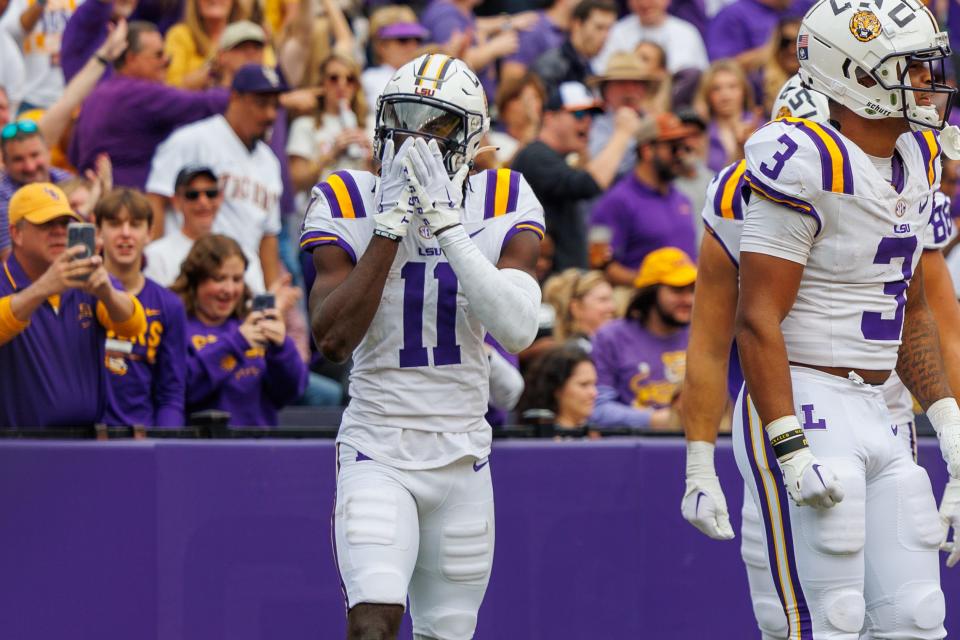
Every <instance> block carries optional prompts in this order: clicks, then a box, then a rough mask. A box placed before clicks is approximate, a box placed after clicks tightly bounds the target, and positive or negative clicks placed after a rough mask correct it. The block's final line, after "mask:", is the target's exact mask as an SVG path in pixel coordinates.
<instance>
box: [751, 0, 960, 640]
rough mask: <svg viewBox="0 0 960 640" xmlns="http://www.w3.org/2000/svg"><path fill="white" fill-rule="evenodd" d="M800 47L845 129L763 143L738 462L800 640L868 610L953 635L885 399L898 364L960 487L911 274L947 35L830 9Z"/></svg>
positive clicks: (885, 13)
mask: <svg viewBox="0 0 960 640" xmlns="http://www.w3.org/2000/svg"><path fill="white" fill-rule="evenodd" d="M798 45H799V50H798V53H799V57H800V59H801V76H802V78H803V80H804V84H809V85H811V86H812V88H814V89H818V90H820V91H822V92H823V93H824V94H826V95H827V96H828V97H829V98H830V99H831V104H830V108H831V116H832V119H833V122H832V123H831V124H829V125H827V124H824V125H818V124H816V123H812V122H810V121H802V120H794V119H784V120H780V121H777V122H774V123H772V124H769V125H767V126H766V127H764V128H762V129H761V130H760V131H758V132H757V133H756V134H755V135H754V136H753V137H752V138H751V140H750V141H749V142H748V144H747V148H746V160H747V162H746V169H745V171H744V175H745V177H746V181H747V183H748V184H749V186H750V188H751V189H752V190H753V197H751V200H750V203H749V205H748V207H747V215H746V220H745V222H744V227H743V232H742V237H741V246H740V250H741V261H740V278H741V286H740V292H739V307H738V319H737V327H738V330H737V338H738V346H739V353H740V356H741V359H742V363H743V369H744V373H745V377H746V379H747V384H746V388H747V389H749V393H747V392H746V390H744V391H743V392H742V393H741V396H740V398H739V399H738V404H737V408H736V411H735V419H736V422H737V424H736V425H735V429H734V446H735V452H736V455H737V462H738V465H739V466H740V469H741V472H742V474H743V476H744V479H745V480H746V482H747V485H748V487H749V489H750V493H751V497H752V498H753V499H754V500H755V501H756V504H757V505H758V508H759V510H760V512H761V515H762V519H763V522H764V528H765V529H766V543H767V544H766V546H767V548H768V558H769V560H770V566H771V568H772V572H773V581H774V584H775V586H776V590H777V594H778V596H779V599H780V601H781V604H782V607H783V609H784V611H785V614H786V618H787V624H788V637H790V638H856V637H858V635H859V632H860V629H861V627H862V626H863V624H864V621H865V618H866V616H867V613H866V610H867V609H869V619H870V623H871V628H872V629H873V630H874V631H875V633H876V634H877V636H879V637H909V638H942V637H943V636H944V634H945V631H944V629H943V625H942V622H943V615H944V603H943V594H942V592H941V591H940V589H939V584H938V576H937V573H938V567H937V558H936V549H937V545H938V543H939V542H940V541H941V527H940V522H939V519H938V518H937V514H936V505H935V504H934V500H933V495H932V491H931V489H930V485H929V480H928V479H927V477H926V474H925V473H924V472H923V471H922V470H921V469H920V468H919V467H917V466H916V465H915V464H914V463H913V462H912V460H911V457H910V456H909V455H908V453H907V451H906V450H905V448H904V447H903V446H902V445H901V444H900V443H899V441H898V439H897V438H895V437H894V436H893V435H892V434H890V435H889V436H885V435H881V434H887V433H889V427H890V424H891V420H890V415H889V412H888V411H887V409H886V406H885V404H884V402H883V396H882V392H881V391H880V390H879V389H878V388H876V387H875V386H874V385H877V386H879V385H880V384H882V383H883V382H884V381H885V380H886V379H887V378H888V377H889V373H890V370H891V369H892V368H893V367H894V365H896V366H897V370H898V372H899V373H900V376H901V378H902V379H903V380H904V382H905V383H906V384H907V386H908V387H909V388H910V389H911V391H912V392H913V393H914V395H915V396H916V397H917V398H918V400H919V401H920V402H921V404H922V405H923V406H924V407H925V408H926V409H927V410H928V415H929V416H930V418H931V422H932V423H933V425H934V427H935V428H936V429H937V431H938V435H939V437H940V442H941V449H942V451H943V454H944V457H945V459H946V460H947V463H948V468H949V471H950V473H951V475H952V476H954V477H956V476H957V475H960V410H958V408H957V404H956V401H955V400H954V399H953V398H952V397H951V393H950V389H949V386H948V384H947V378H946V375H945V374H944V372H943V367H942V362H941V359H940V356H939V353H938V349H939V345H938V343H937V339H936V327H935V325H934V324H933V323H932V319H931V318H930V315H929V312H928V309H927V307H926V302H925V297H924V293H923V278H922V277H919V278H913V277H912V276H913V275H914V273H913V265H914V264H917V262H918V257H919V253H920V250H921V249H922V246H921V243H920V242H918V240H917V235H918V234H922V232H923V227H924V225H925V224H926V223H927V220H928V217H929V211H927V214H926V216H924V213H923V211H922V209H923V208H924V207H926V206H929V201H930V199H931V192H932V191H933V190H935V189H936V186H937V181H938V175H937V171H938V169H937V166H936V162H935V161H936V156H937V154H938V152H939V147H938V143H937V138H936V136H934V135H933V134H932V132H929V131H927V132H922V133H917V134H916V135H915V136H914V137H913V141H912V142H911V140H910V138H911V137H910V136H903V137H901V134H903V133H905V132H907V131H908V130H909V127H910V126H916V127H918V128H922V127H942V126H943V116H941V114H939V113H938V111H937V109H936V107H935V106H934V103H933V94H937V93H945V94H949V92H950V91H951V90H950V89H948V88H946V87H944V86H943V85H937V84H935V82H934V80H933V78H934V77H935V76H936V71H937V70H934V69H932V68H931V67H933V66H935V65H937V64H942V61H943V59H944V58H945V57H946V56H947V55H948V52H949V49H948V48H947V46H946V35H945V34H943V33H940V32H939V31H938V29H937V27H936V21H935V20H934V18H933V16H932V15H931V14H930V13H929V12H928V11H927V10H926V9H924V8H923V7H922V5H919V4H917V3H915V2H911V1H910V0H901V1H900V2H897V3H896V4H894V5H889V6H883V7H881V6H876V5H873V4H870V3H864V4H861V5H859V6H858V7H857V8H854V7H853V6H852V5H850V4H846V3H845V4H843V5H842V6H839V5H837V4H836V3H832V2H828V1H826V0H824V1H822V2H820V3H818V4H817V5H815V7H814V8H813V9H811V10H810V12H809V13H808V14H807V16H806V17H805V18H804V21H803V24H802V26H801V30H800V37H799V39H798ZM939 71H941V72H942V69H941V70H939ZM923 142H925V143H926V144H925V145H923V144H920V143H923ZM868 154H869V155H868ZM871 156H872V157H871ZM925 202H926V204H924V203H925ZM917 268H918V269H920V270H921V271H922V268H921V267H920V266H919V265H918V266H917ZM908 286H909V287H910V292H909V295H905V294H907V288H908ZM905 319H906V322H904V320H905ZM904 327H905V329H904ZM901 338H902V340H901ZM901 342H902V346H901ZM898 348H899V360H898ZM798 416H802V417H803V424H802V425H801V422H800V420H799V419H798ZM761 425H763V426H761ZM764 428H765V430H766V434H764ZM768 439H769V442H768ZM808 442H809V444H808ZM773 458H776V459H777V464H773V460H772V459H773ZM784 489H786V491H785V490H784ZM788 494H789V496H790V501H788V499H787V495H788ZM791 501H792V504H791ZM831 507H832V508H831ZM867 529H869V531H870V535H869V536H867V535H866V533H865V532H866V530H867Z"/></svg>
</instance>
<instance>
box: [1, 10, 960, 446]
mask: <svg viewBox="0 0 960 640" xmlns="http://www.w3.org/2000/svg"><path fill="white" fill-rule="evenodd" d="M812 4H813V2H812V0H705V1H702V2H701V1H694V0H672V2H671V0H626V1H625V2H624V1H623V0H620V1H619V2H614V1H613V0H553V1H552V2H547V1H546V0H509V1H507V0H488V1H487V2H481V1H480V0H426V1H424V0H419V1H414V2H411V3H406V4H402V5H401V4H386V3H385V2H383V1H382V0H367V1H366V2H362V1H360V0H0V127H2V140H0V260H2V271H3V273H2V274H0V369H2V370H3V371H4V372H7V373H5V374H4V378H5V379H6V380H9V381H10V382H9V383H7V384H5V385H4V390H3V392H2V394H0V396H2V397H0V426H19V427H27V426H45V425H78V426H80V425H85V424H93V423H106V424H110V425H143V426H180V425H183V424H185V423H186V422H188V421H189V419H190V416H191V414H193V413H194V412H198V411H204V410H210V409H216V410H222V411H226V412H229V414H230V418H229V421H230V424H231V425H235V426H265V427H269V426H271V425H276V424H277V420H278V412H279V411H280V410H281V409H282V408H283V407H284V406H286V405H289V404H293V403H302V404H310V405H343V404H345V403H346V402H347V401H348V399H349V385H348V374H349V366H346V367H343V366H334V365H333V364H332V363H328V362H324V361H323V359H322V357H321V356H319V355H318V353H317V352H316V349H315V348H313V346H312V344H311V340H310V337H309V331H308V323H307V318H306V298H307V293H308V287H309V283H310V281H311V280H312V279H313V277H314V274H313V273H312V265H311V263H310V259H309V256H308V255H305V254H302V253H301V252H300V250H299V246H298V243H297V240H298V229H299V225H300V223H301V218H302V215H303V212H304V209H305V206H306V204H307V202H308V201H309V198H310V194H311V190H312V188H313V187H314V185H315V184H316V183H317V182H319V181H322V180H324V179H325V178H326V177H327V176H329V175H330V174H331V173H333V172H336V171H340V170H344V169H354V170H371V171H375V170H376V168H377V162H376V158H374V157H373V146H372V144H371V143H372V137H373V130H374V125H375V120H376V110H377V98H378V96H379V94H380V92H381V91H382V90H383V88H384V86H385V85H386V83H387V81H388V80H389V78H390V76H391V75H392V73H393V72H394V71H395V70H396V69H397V68H398V67H400V66H401V65H403V64H405V63H407V62H409V61H411V60H413V59H414V58H415V57H416V56H418V55H421V54H423V53H426V52H432V53H444V54H447V55H451V56H455V57H459V58H461V59H463V60H464V61H466V62H467V64H468V65H470V67H471V68H473V69H474V70H475V71H476V72H477V74H478V77H479V78H480V80H481V82H482V84H483V87H484V88H485V90H486V92H487V97H488V102H489V105H490V111H491V116H492V121H493V126H492V128H491V130H490V132H489V133H488V135H487V140H486V141H484V142H483V143H482V144H481V146H483V147H489V148H490V149H493V151H489V152H485V153H481V155H480V156H478V157H477V159H476V169H477V170H483V169H491V168H510V169H512V170H515V171H519V172H521V173H523V175H524V176H525V177H526V180H527V181H528V182H529V184H530V186H531V188H532V189H533V191H534V193H535V194H536V196H537V197H538V198H539V200H540V202H541V203H542V204H543V206H544V210H545V218H546V223H547V236H546V237H545V238H544V240H543V243H542V245H541V259H540V262H539V263H538V266H537V276H538V278H539V280H540V281H541V284H542V285H543V291H544V302H543V308H542V313H541V332H540V335H539V336H538V339H537V340H536V341H535V343H534V344H533V345H532V346H531V347H530V348H529V349H527V350H526V351H524V352H522V353H520V354H519V355H518V356H514V355H512V354H509V353H506V352H505V351H504V350H503V349H502V348H500V346H499V345H497V344H496V343H495V342H494V341H493V340H490V339H488V343H489V344H488V355H489V357H490V363H491V368H490V371H491V374H490V381H489V384H490V390H491V394H490V405H491V406H490V413H489V414H488V419H489V420H490V422H491V424H494V425H495V426H498V425H503V424H509V423H510V422H514V421H519V420H533V421H538V422H542V421H544V420H547V421H552V422H554V423H555V424H556V426H557V428H560V429H570V430H582V429H585V428H587V427H590V428H596V429H599V430H601V431H602V430H603V429H609V428H618V427H629V428H635V429H675V428H677V427H678V424H679V419H678V410H679V402H680V398H679V390H680V383H681V382H682V379H683V375H684V368H685V349H686V343H687V328H686V327H687V324H688V323H689V319H690V312H691V308H692V304H693V299H694V287H695V280H696V270H697V269H696V259H697V249H698V247H699V241H700V237H701V235H702V233H703V227H702V223H701V222H700V218H699V212H700V210H701V209H702V207H703V205H704V198H705V193H706V187H707V184H708V183H709V182H710V180H711V179H712V178H713V176H714V173H715V172H716V171H717V170H719V169H720V168H722V167H724V166H726V165H728V164H729V163H730V162H732V161H735V160H737V159H739V158H741V157H742V155H743V144H744V142H745V141H746V140H747V138H748V137H749V136H750V135H751V133H752V132H753V131H755V130H756V129H757V127H759V126H761V125H762V124H763V123H764V122H766V121H767V120H768V119H769V117H770V112H771V106H772V104H773V101H774V98H775V97H776V95H777V93H778V91H779V89H780V87H781V86H782V85H783V83H784V82H785V81H786V80H787V79H788V78H789V77H791V76H792V75H793V74H794V73H796V71H797V68H798V62H797V51H796V38H797V31H798V29H799V24H800V18H801V17H802V15H803V14H804V13H805V11H806V10H807V9H808V8H809V7H810V6H811V5H812ZM957 6H958V5H957V4H956V3H949V6H948V3H946V2H944V3H943V6H940V5H932V6H931V8H932V9H934V10H935V12H937V13H938V14H940V16H941V20H942V24H945V25H946V24H948V22H950V21H952V22H957V21H958V20H960V9H958V8H957ZM951 37H953V38H960V30H958V29H954V30H952V31H951ZM955 44H958V43H955ZM955 48H956V47H955ZM951 81H952V80H951ZM954 113H955V114H960V110H957V109H955V110H954ZM956 170H957V168H956V166H955V165H953V164H951V163H947V166H946V167H945V171H944V187H943V188H944V190H945V191H946V192H948V195H952V193H950V192H952V191H953V189H954V188H955V178H956ZM955 212H956V207H955ZM71 221H78V222H79V221H85V222H89V223H92V224H94V225H95V226H96V229H97V248H96V249H97V250H96V251H95V255H85V254H84V255H81V253H82V252H80V251H79V250H80V247H75V248H73V249H69V250H66V249H65V248H66V246H67V223H68V222H71ZM955 258H956V259H954V260H953V261H951V265H953V266H954V267H955V270H956V271H958V272H960V266H957V265H960V252H958V253H957V254H956V256H955ZM14 371H15V372H17V373H16V375H14V376H11V375H9V372H14Z"/></svg>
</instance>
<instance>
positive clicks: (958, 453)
mask: <svg viewBox="0 0 960 640" xmlns="http://www.w3.org/2000/svg"><path fill="white" fill-rule="evenodd" d="M927 417H928V418H930V424H931V425H933V429H934V431H936V432H937V438H938V439H939V440H940V454H941V455H943V460H944V462H946V463H947V472H949V474H950V477H952V478H960V407H958V406H957V401H956V400H954V399H953V398H941V399H940V400H937V401H936V402H934V403H933V404H932V405H930V408H929V409H927Z"/></svg>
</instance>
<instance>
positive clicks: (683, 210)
mask: <svg viewBox="0 0 960 640" xmlns="http://www.w3.org/2000/svg"><path fill="white" fill-rule="evenodd" d="M654 125H655V126H653V127H650V128H648V129H646V130H642V131H641V134H640V136H638V138H637V159H636V164H635V165H634V168H633V171H632V172H630V173H628V174H627V175H625V176H624V177H623V178H621V179H620V180H619V181H618V182H617V183H616V184H615V185H614V186H613V188H611V189H610V190H609V191H608V192H607V193H606V194H604V196H603V197H602V198H600V200H598V201H597V204H596V205H595V206H594V208H593V214H592V216H591V220H590V224H591V227H594V230H595V231H596V230H597V229H603V230H604V231H605V232H606V234H605V235H606V236H607V237H609V238H610V243H611V246H610V250H611V262H610V263H609V264H608V265H607V267H606V273H607V278H608V279H609V280H610V281H611V282H613V283H614V284H618V285H626V286H629V285H630V284H632V283H633V281H634V279H635V278H636V277H637V269H638V268H639V267H640V263H641V262H642V261H643V259H644V257H646V255H647V254H649V253H650V252H651V251H653V250H654V249H658V248H660V247H669V246H673V247H678V248H679V249H681V250H683V251H684V252H686V254H687V255H690V256H695V255H696V228H695V225H694V219H693V215H692V214H693V211H692V207H691V205H690V201H689V200H688V199H687V197H686V196H685V195H683V194H682V193H681V192H680V191H679V190H678V189H677V188H676V187H675V186H674V184H673V183H674V180H675V179H676V178H677V177H678V176H680V175H682V174H684V173H685V172H686V168H685V165H684V161H685V159H686V158H687V156H688V155H689V154H691V153H693V152H694V148H693V145H694V144H695V140H696V136H697V135H699V133H700V131H699V130H698V129H697V127H695V126H693V125H692V124H685V123H684V122H682V121H681V120H680V119H679V118H678V117H677V116H675V115H674V114H672V113H663V114H660V115H658V116H657V117H656V119H655V121H654Z"/></svg>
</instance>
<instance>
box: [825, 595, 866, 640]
mask: <svg viewBox="0 0 960 640" xmlns="http://www.w3.org/2000/svg"><path fill="white" fill-rule="evenodd" d="M823 609H824V614H825V616H826V619H827V623H828V624H829V625H830V626H831V627H833V628H834V629H836V630H837V631H842V632H844V633H858V632H859V631H860V629H862V628H863V620H864V616H865V614H866V603H865V602H864V600H863V594H861V593H859V592H858V591H853V590H850V589H839V590H836V591H832V592H827V593H825V594H824V597H823Z"/></svg>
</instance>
